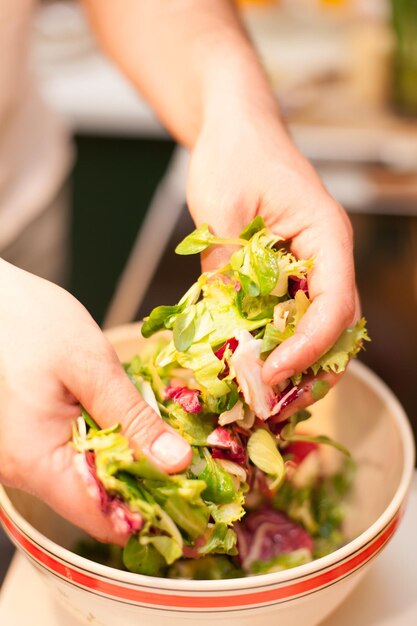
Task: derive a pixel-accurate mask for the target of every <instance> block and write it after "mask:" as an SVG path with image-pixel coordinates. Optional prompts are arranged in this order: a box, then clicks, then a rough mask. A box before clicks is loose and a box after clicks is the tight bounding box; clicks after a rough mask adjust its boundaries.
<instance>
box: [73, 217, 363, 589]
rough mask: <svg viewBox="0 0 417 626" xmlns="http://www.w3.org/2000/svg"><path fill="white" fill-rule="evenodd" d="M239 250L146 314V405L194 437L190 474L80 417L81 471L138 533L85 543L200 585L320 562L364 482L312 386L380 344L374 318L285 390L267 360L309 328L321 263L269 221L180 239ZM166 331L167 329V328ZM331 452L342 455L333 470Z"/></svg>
mask: <svg viewBox="0 0 417 626" xmlns="http://www.w3.org/2000/svg"><path fill="white" fill-rule="evenodd" d="M211 245H226V246H234V252H232V254H231V256H230V259H229V262H228V264H227V265H226V266H224V267H222V268H219V269H218V270H216V271H212V272H207V273H203V274H202V275H201V276H200V277H199V278H198V280H197V281H196V282H195V283H194V284H193V285H192V286H191V287H190V288H189V289H188V291H187V292H186V293H185V295H184V296H183V297H182V298H181V300H180V301H179V302H178V303H177V304H175V305H173V306H159V307H157V308H155V309H154V310H153V311H152V312H151V313H150V315H149V316H148V317H147V318H145V320H144V322H143V325H142V327H141V332H142V335H143V336H144V337H145V338H148V341H147V342H146V344H145V348H144V349H143V350H142V351H141V353H140V354H138V355H137V356H135V357H134V358H133V359H131V360H130V361H129V362H127V363H125V370H126V374H127V375H128V376H129V377H130V379H131V381H132V383H133V384H134V385H135V386H136V387H137V389H138V390H139V391H140V393H141V394H142V396H143V397H144V399H145V400H146V401H147V402H148V403H149V404H150V405H151V406H152V407H153V409H154V410H155V411H157V412H158V413H159V414H160V415H161V417H162V418H163V419H164V420H165V421H166V423H167V424H168V425H169V426H170V427H171V428H173V429H175V430H176V431H177V432H179V433H180V434H181V435H182V436H183V437H184V438H185V439H186V440H187V441H188V442H189V443H190V445H191V447H192V451H193V458H192V462H191V464H190V466H189V467H188V468H187V470H186V471H185V472H183V473H181V474H174V475H167V474H165V473H164V472H162V471H161V470H160V469H159V468H157V467H156V466H154V465H153V464H152V463H151V462H150V461H149V460H148V459H147V458H145V457H144V456H141V455H140V454H139V453H137V452H135V451H134V450H132V449H131V448H130V447H129V443H128V441H127V439H126V438H125V437H124V436H123V434H122V433H121V432H120V427H119V426H118V425H117V416H115V426H114V427H112V428H109V429H106V430H100V428H99V427H98V426H97V424H96V423H95V422H94V420H93V419H92V418H91V416H90V415H88V414H87V412H86V411H85V410H83V411H82V416H81V417H80V418H79V419H78V420H77V422H76V424H74V430H73V445H74V447H75V448H76V450H77V452H78V454H77V455H76V463H77V469H78V471H79V473H80V474H81V476H82V477H83V479H84V481H85V484H86V486H87V489H88V490H89V493H90V494H91V496H92V497H93V498H95V499H96V500H97V502H98V503H99V505H100V507H101V508H102V510H103V511H105V512H106V513H107V514H108V515H109V516H110V517H111V519H112V520H113V523H114V525H115V527H117V528H118V529H120V530H123V531H127V532H128V533H129V535H130V539H129V541H128V543H127V545H126V546H125V548H124V549H123V551H122V550H121V549H120V550H119V549H118V548H115V547H104V546H100V547H98V546H94V545H92V544H89V543H85V542H84V543H83V544H82V545H81V546H79V549H80V550H81V553H82V554H84V555H85V556H89V557H90V558H97V559H98V560H100V559H101V560H102V561H104V562H105V561H106V560H110V561H111V563H112V564H113V565H117V566H120V567H122V568H125V569H128V570H130V571H132V572H137V573H140V574H147V575H151V576H164V577H171V578H189V579H210V578H212V579H213V578H214V579H222V578H235V577H242V576H247V575H254V574H265V573H269V572H275V571H279V570H281V569H287V568H291V567H294V566H297V565H301V564H304V563H307V562H309V561H311V560H313V559H314V558H317V557H320V556H323V555H325V554H328V553H329V552H332V551H333V550H335V549H337V548H338V547H340V546H341V545H343V543H344V542H345V541H346V538H345V537H344V534H343V519H344V513H345V506H346V498H347V494H348V492H349V489H350V486H351V484H352V479H353V476H354V467H355V466H354V462H353V461H352V459H351V458H350V455H349V451H348V450H346V449H345V448H344V447H343V446H342V445H340V444H339V443H338V442H336V441H333V440H332V439H330V438H329V437H327V436H325V435H321V434H313V433H312V432H310V431H309V428H308V419H309V417H310V413H309V412H308V411H307V410H305V409H304V408H301V406H302V402H301V400H302V397H303V394H306V393H307V392H308V393H309V394H310V397H311V398H312V399H313V400H319V399H320V398H322V397H323V396H324V395H326V393H327V391H328V390H329V384H328V382H327V380H326V376H328V375H329V374H340V373H341V372H343V371H344V369H345V368H346V366H347V364H348V362H349V360H350V359H351V358H353V357H355V356H356V355H357V353H358V352H359V351H360V349H361V348H362V346H363V342H364V341H367V340H369V337H368V335H367V331H366V323H365V320H364V319H361V320H359V321H358V323H357V324H356V325H355V326H352V327H351V328H348V329H346V330H345V331H344V332H343V333H342V335H341V336H340V337H339V339H338V340H337V342H336V343H335V344H334V346H333V347H332V348H331V349H330V350H329V351H328V352H326V353H325V354H324V355H322V356H321V357H320V358H319V359H318V360H317V361H316V362H315V363H314V364H313V365H312V366H311V368H310V369H309V370H308V371H305V372H298V373H297V374H296V375H294V376H292V377H291V378H288V379H287V380H285V381H283V382H281V383H280V384H278V385H274V386H271V385H267V384H266V383H265V382H264V381H263V378H262V367H263V362H264V360H265V359H266V357H267V356H268V355H269V354H270V353H271V351H272V350H273V349H274V348H275V347H276V346H278V345H279V344H280V343H282V342H283V341H285V340H286V339H287V338H289V337H291V336H292V335H293V334H294V332H295V331H296V328H297V325H298V323H299V322H300V319H301V318H302V317H303V315H304V314H305V313H306V311H307V309H308V307H309V306H310V299H309V293H308V275H309V272H310V271H311V269H312V267H313V263H314V261H313V260H312V259H308V260H303V259H296V258H295V257H294V256H293V255H292V254H291V253H290V252H288V251H287V249H286V248H285V245H284V242H283V241H282V240H281V239H280V237H278V236H276V235H275V234H273V233H272V232H270V231H269V230H268V229H267V228H266V227H265V224H264V222H263V220H262V218H260V217H257V218H255V220H253V222H252V223H251V224H249V225H248V226H247V228H245V229H244V230H243V231H242V233H241V234H240V236H239V237H238V238H236V239H220V238H218V237H215V236H214V235H213V234H212V233H211V232H210V230H209V228H208V227H207V226H206V225H204V226H201V227H200V228H198V229H197V230H195V231H194V232H193V233H191V234H190V235H188V236H187V237H186V238H185V239H184V240H183V241H182V242H181V243H180V244H179V246H178V247H177V250H176V251H177V252H178V253H179V254H196V253H199V252H201V251H203V250H204V249H206V248H207V247H209V246H211ZM160 331H163V332H160ZM322 446H333V447H334V448H336V449H337V450H339V452H340V463H339V464H338V467H337V468H336V469H335V470H334V471H333V472H332V473H330V474H329V473H328V471H326V468H325V466H324V464H323V460H322V452H321V448H322Z"/></svg>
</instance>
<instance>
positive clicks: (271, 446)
mask: <svg viewBox="0 0 417 626" xmlns="http://www.w3.org/2000/svg"><path fill="white" fill-rule="evenodd" d="M248 454H249V458H250V460H251V461H252V463H253V464H254V465H256V467H259V469H260V470H262V471H263V472H265V474H267V475H268V476H270V477H271V478H272V479H273V482H272V483H271V485H270V489H271V490H273V489H277V488H278V487H279V486H280V485H281V483H282V481H283V480H284V478H285V465H284V459H283V458H282V456H281V453H280V452H279V450H278V448H277V441H276V439H275V438H274V437H273V436H272V435H271V433H270V432H268V431H267V430H265V429H264V428H258V429H257V430H255V431H254V432H253V433H252V434H251V436H250V437H249V441H248Z"/></svg>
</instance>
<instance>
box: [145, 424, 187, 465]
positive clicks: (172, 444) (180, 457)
mask: <svg viewBox="0 0 417 626" xmlns="http://www.w3.org/2000/svg"><path fill="white" fill-rule="evenodd" d="M151 454H152V456H154V457H155V458H156V459H157V460H158V461H160V462H161V463H163V464H164V465H167V466H170V465H178V464H179V463H181V461H185V459H186V458H188V457H189V455H190V446H189V444H188V443H187V442H186V441H184V439H183V438H182V437H180V436H179V435H176V434H175V433H170V432H164V433H162V434H161V435H159V437H158V439H156V440H155V441H154V442H153V444H152V446H151Z"/></svg>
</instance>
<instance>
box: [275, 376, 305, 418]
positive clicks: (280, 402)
mask: <svg viewBox="0 0 417 626" xmlns="http://www.w3.org/2000/svg"><path fill="white" fill-rule="evenodd" d="M299 395H300V389H298V387H295V386H293V387H291V383H290V384H289V385H288V386H287V387H286V388H285V389H284V391H283V392H282V393H280V394H279V396H278V398H277V402H276V404H275V406H274V408H273V409H272V415H273V418H272V421H279V414H280V413H281V411H283V410H284V409H285V408H287V406H288V405H289V404H291V403H292V402H294V400H296V399H297V398H298V397H299Z"/></svg>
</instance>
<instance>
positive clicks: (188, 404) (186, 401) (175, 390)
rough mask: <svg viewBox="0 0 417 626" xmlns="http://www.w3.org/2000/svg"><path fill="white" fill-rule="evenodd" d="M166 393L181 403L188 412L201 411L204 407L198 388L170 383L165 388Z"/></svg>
mask: <svg viewBox="0 0 417 626" xmlns="http://www.w3.org/2000/svg"><path fill="white" fill-rule="evenodd" d="M165 393H166V395H167V397H168V398H170V399H171V400H173V401H174V402H175V403H176V404H179V405H180V406H181V407H182V408H183V409H184V411H186V412H187V413H200V411H201V408H202V407H201V402H200V400H199V397H198V396H199V395H200V392H199V390H198V389H189V388H188V387H173V386H171V385H169V386H168V387H167V388H166V389H165Z"/></svg>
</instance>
